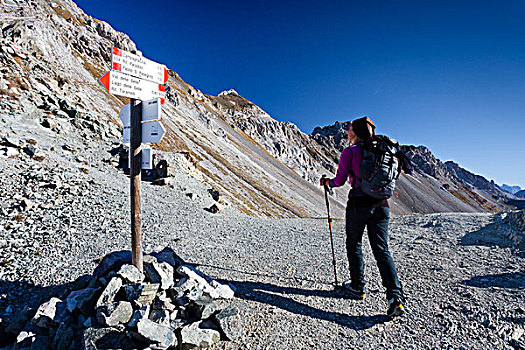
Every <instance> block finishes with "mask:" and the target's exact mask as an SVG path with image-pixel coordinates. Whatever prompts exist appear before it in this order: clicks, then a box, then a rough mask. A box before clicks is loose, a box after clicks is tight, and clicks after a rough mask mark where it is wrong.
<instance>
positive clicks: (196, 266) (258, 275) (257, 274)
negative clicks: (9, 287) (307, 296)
mask: <svg viewBox="0 0 525 350" xmlns="http://www.w3.org/2000/svg"><path fill="white" fill-rule="evenodd" d="M186 264H188V265H191V266H193V267H195V268H198V267H199V266H204V267H211V268H213V269H217V270H228V271H233V272H239V273H242V274H244V275H250V276H257V277H270V278H279V279H287V280H291V281H306V282H312V283H318V284H326V285H331V284H332V283H331V282H330V283H327V282H320V281H318V280H313V279H309V278H298V277H286V276H283V275H282V274H277V273H267V272H249V271H243V270H238V269H233V268H227V267H221V266H216V265H209V264H192V263H186Z"/></svg>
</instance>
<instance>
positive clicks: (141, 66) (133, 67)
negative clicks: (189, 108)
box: [111, 47, 169, 84]
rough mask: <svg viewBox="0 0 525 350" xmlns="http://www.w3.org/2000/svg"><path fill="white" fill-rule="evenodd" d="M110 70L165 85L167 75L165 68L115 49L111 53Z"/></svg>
mask: <svg viewBox="0 0 525 350" xmlns="http://www.w3.org/2000/svg"><path fill="white" fill-rule="evenodd" d="M111 53H112V54H111V69H112V70H115V71H119V72H122V73H126V74H129V75H132V76H134V77H137V78H141V79H146V80H150V81H153V82H155V83H158V84H165V83H166V82H167V81H168V78H169V75H168V70H167V69H166V66H165V65H163V64H160V63H157V62H154V61H151V60H148V59H147V58H144V57H142V56H139V55H135V54H132V53H131V52H127V51H124V50H121V49H118V48H116V47H113V50H112V52H111Z"/></svg>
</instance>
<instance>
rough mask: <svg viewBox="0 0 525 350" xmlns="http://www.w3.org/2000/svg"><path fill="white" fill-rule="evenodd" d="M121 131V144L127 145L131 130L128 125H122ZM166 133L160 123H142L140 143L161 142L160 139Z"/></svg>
mask: <svg viewBox="0 0 525 350" xmlns="http://www.w3.org/2000/svg"><path fill="white" fill-rule="evenodd" d="M122 131H123V138H124V140H123V141H122V142H123V143H129V141H130V136H131V128H130V126H129V125H124V128H123V129H122ZM165 133H166V129H164V126H163V125H162V124H161V122H160V121H154V122H149V123H142V143H157V142H160V140H162V137H163V136H164V134H165Z"/></svg>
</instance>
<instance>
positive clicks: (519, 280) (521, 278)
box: [463, 272, 525, 288]
mask: <svg viewBox="0 0 525 350" xmlns="http://www.w3.org/2000/svg"><path fill="white" fill-rule="evenodd" d="M463 284H465V285H467V286H471V287H478V288H490V287H499V288H525V273H523V272H514V273H502V274H498V275H486V276H476V277H472V278H471V279H469V280H465V281H463Z"/></svg>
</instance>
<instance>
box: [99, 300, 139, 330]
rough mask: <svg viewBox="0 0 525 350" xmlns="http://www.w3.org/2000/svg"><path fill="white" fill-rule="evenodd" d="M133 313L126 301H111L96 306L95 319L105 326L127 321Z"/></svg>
mask: <svg viewBox="0 0 525 350" xmlns="http://www.w3.org/2000/svg"><path fill="white" fill-rule="evenodd" d="M132 315H133V307H132V306H131V303H129V302H127V301H120V302H118V303H111V304H109V305H104V306H100V307H98V308H97V320H98V321H99V322H100V323H101V324H103V325H106V326H110V327H112V326H116V325H118V324H124V323H128V322H129V320H130V319H131V316H132Z"/></svg>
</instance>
